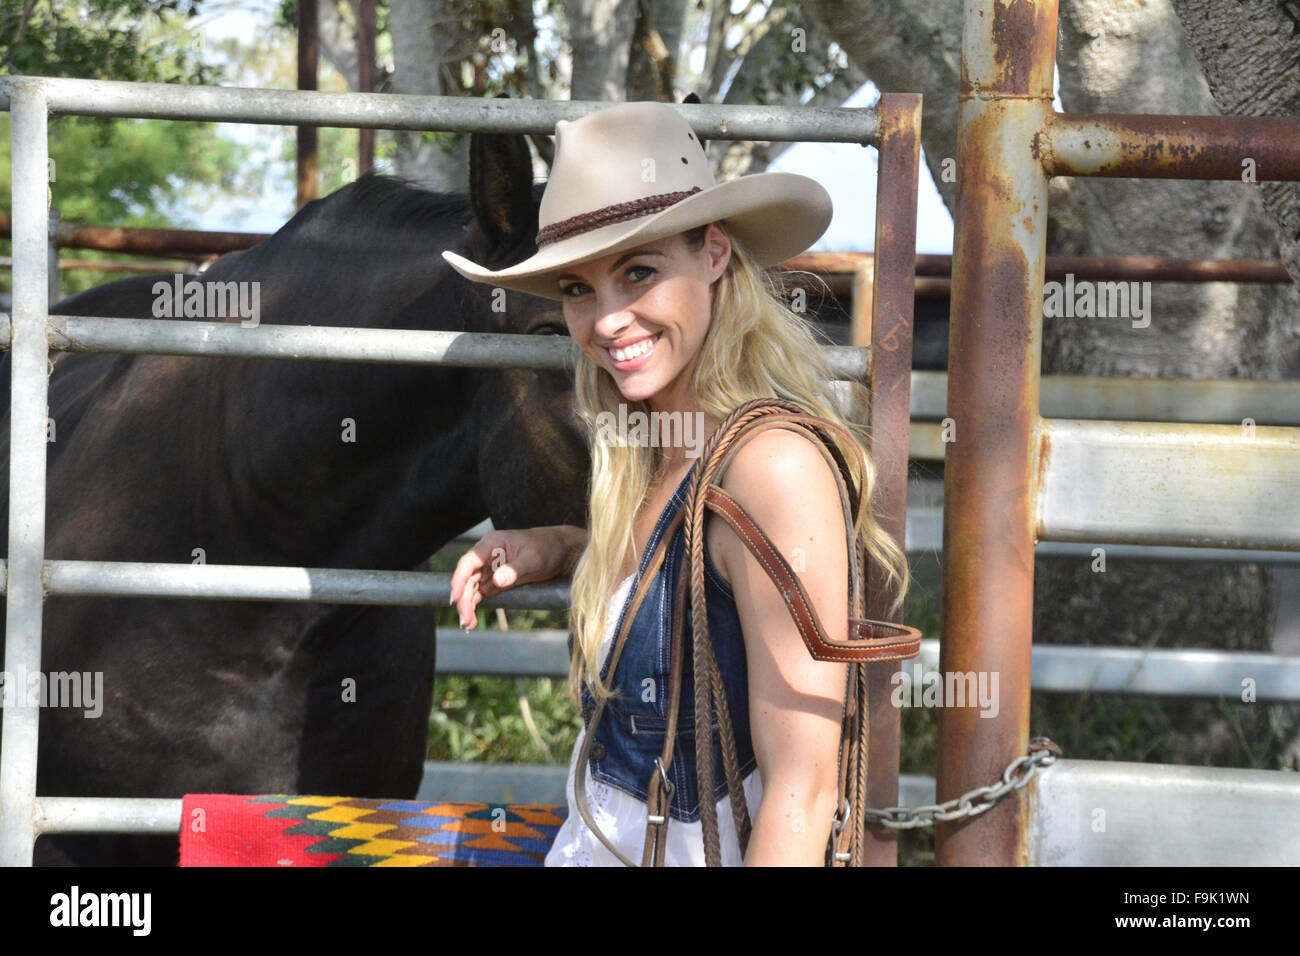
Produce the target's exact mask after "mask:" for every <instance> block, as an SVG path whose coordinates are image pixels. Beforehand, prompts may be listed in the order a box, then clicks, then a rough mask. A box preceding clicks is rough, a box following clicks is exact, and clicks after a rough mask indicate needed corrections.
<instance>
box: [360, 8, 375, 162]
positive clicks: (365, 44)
mask: <svg viewBox="0 0 1300 956" xmlns="http://www.w3.org/2000/svg"><path fill="white" fill-rule="evenodd" d="M375 33H376V17H375V0H361V3H360V5H359V6H358V8H357V92H359V93H373V92H374V91H375V84H376V76H377V74H378V70H377V69H376V66H375ZM359 133H360V136H359V138H358V140H357V175H358V176H361V175H364V174H365V173H368V172H370V170H371V169H373V168H374V166H375V131H374V130H373V129H363V130H360V131H359Z"/></svg>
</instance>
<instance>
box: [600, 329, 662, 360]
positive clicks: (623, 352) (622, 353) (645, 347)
mask: <svg viewBox="0 0 1300 956" xmlns="http://www.w3.org/2000/svg"><path fill="white" fill-rule="evenodd" d="M658 338H659V336H657V335H656V336H655V337H654V338H651V339H642V340H641V341H640V342H638V343H636V345H631V346H629V347H628V348H626V349H610V350H609V354H610V355H612V356H614V361H615V362H626V361H627V360H628V359H634V358H636V357H637V356H638V355H644V354H645V353H646V352H648V351H650V349H651V348H652V347H653V346H654V344H655V342H656V341H657V340H658Z"/></svg>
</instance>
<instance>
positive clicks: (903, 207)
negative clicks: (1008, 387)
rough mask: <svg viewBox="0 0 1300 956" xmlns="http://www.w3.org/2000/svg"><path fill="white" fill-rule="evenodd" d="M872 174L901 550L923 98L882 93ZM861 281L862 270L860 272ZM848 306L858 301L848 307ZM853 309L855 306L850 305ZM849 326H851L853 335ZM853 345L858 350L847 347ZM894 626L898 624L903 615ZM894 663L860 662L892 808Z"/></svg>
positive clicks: (889, 493)
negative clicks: (864, 669)
mask: <svg viewBox="0 0 1300 956" xmlns="http://www.w3.org/2000/svg"><path fill="white" fill-rule="evenodd" d="M878 143H879V162H878V164H877V177H876V245H875V257H874V263H873V264H874V273H875V274H874V276H873V277H872V297H871V345H872V348H871V448H870V451H871V462H872V464H873V465H874V466H875V469H876V488H875V496H874V499H873V504H874V506H875V508H876V509H877V513H878V518H879V520H880V523H881V526H882V527H883V528H884V530H885V531H886V532H888V533H889V534H890V535H891V536H892V537H893V538H894V540H895V541H897V542H898V545H899V547H902V546H903V543H904V535H905V532H906V527H907V457H908V447H909V437H910V436H909V428H910V425H911V418H912V409H911V393H912V389H911V384H912V313H913V307H914V304H915V292H914V288H913V283H914V282H915V278H916V275H915V268H916V189H917V175H918V169H919V167H920V162H921V97H920V96H919V95H918V94H916V93H885V94H884V95H882V96H881V97H880V138H879V140H878ZM858 274H859V276H861V275H862V273H861V272H859V273H858ZM855 305H856V303H855ZM854 312H855V313H857V312H858V309H857V308H856V307H855V309H854ZM856 334H857V330H855V335H856ZM854 344H855V345H857V344H861V343H859V342H857V341H856V339H855V341H854ZM892 596H893V595H892V594H890V593H889V592H887V591H886V590H885V579H884V574H883V573H881V571H880V569H879V567H878V566H877V565H876V564H875V563H874V562H872V563H871V565H870V570H869V572H868V578H867V607H866V611H867V616H868V617H871V618H875V619H877V620H886V619H890V618H886V610H887V607H886V606H887V605H888V603H889V598H891V597H892ZM892 620H895V621H897V622H901V621H902V615H901V612H899V613H898V614H896V615H894V617H893V618H892ZM897 670H898V662H897V661H885V662H882V663H879V664H869V665H867V695H868V701H869V707H868V721H869V722H870V728H871V730H870V753H869V754H868V756H867V767H868V783H867V793H868V804H869V806H872V807H892V806H897V805H898V720H899V712H898V708H897V707H894V706H893V704H892V702H891V698H892V693H893V689H894V684H893V681H892V677H893V675H894V674H895V673H896V672H897ZM868 833H869V834H870V836H871V840H870V841H869V842H868V844H867V852H866V858H865V859H864V861H863V862H864V864H865V865H867V866H897V865H898V834H897V832H896V831H894V830H891V829H889V828H887V827H871V828H870V829H869V831H868Z"/></svg>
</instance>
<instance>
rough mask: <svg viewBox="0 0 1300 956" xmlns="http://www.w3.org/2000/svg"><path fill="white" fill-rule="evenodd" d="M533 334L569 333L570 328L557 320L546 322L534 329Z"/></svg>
mask: <svg viewBox="0 0 1300 956" xmlns="http://www.w3.org/2000/svg"><path fill="white" fill-rule="evenodd" d="M532 334H533V335H568V334H569V330H568V329H566V328H565V327H564V326H562V325H558V324H557V323H555V322H544V323H543V324H541V325H539V326H537V328H535V329H533V332H532Z"/></svg>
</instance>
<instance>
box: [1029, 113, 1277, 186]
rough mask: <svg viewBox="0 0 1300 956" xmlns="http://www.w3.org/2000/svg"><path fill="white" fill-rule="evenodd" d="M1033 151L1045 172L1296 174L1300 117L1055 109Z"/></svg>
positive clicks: (1269, 177) (1259, 177)
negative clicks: (1147, 114)
mask: <svg viewBox="0 0 1300 956" xmlns="http://www.w3.org/2000/svg"><path fill="white" fill-rule="evenodd" d="M1034 154H1035V155H1036V156H1037V157H1039V158H1040V159H1041V160H1042V162H1043V168H1044V169H1046V170H1047V173H1048V175H1049V176H1119V177H1136V178H1140V179H1235V180H1242V181H1246V182H1266V181H1285V182H1295V181H1297V180H1300V117H1294V116H1145V115H1100V116H1099V115H1091V114H1082V113H1054V114H1052V115H1051V116H1049V117H1048V118H1047V122H1046V123H1045V124H1044V126H1043V129H1042V132H1041V133H1040V134H1039V135H1038V136H1037V137H1035V139H1034ZM1247 176H1249V178H1248V179H1247V178H1246V177H1247Z"/></svg>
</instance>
